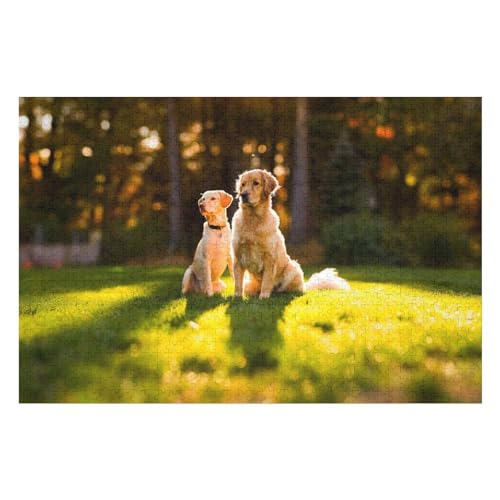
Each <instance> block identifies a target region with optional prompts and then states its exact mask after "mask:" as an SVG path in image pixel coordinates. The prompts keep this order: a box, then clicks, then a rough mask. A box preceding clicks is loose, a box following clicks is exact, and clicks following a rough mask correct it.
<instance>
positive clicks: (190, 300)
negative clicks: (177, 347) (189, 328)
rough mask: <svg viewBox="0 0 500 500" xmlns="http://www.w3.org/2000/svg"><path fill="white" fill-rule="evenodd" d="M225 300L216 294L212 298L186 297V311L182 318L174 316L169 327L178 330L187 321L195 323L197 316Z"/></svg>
mask: <svg viewBox="0 0 500 500" xmlns="http://www.w3.org/2000/svg"><path fill="white" fill-rule="evenodd" d="M226 300H227V299H226V298H225V297H223V296H222V295H219V294H216V295H213V296H212V297H208V296H207V295H203V294H199V293H193V294H189V295H187V296H186V309H185V311H184V314H182V316H176V317H175V318H173V319H172V320H171V321H170V325H171V326H172V327H174V328H179V327H180V326H182V325H184V324H185V323H187V322H189V321H195V320H196V318H198V316H201V315H202V314H203V313H205V312H206V311H209V310H210V309H214V308H216V307H217V306H219V305H220V304H224V303H225V302H226Z"/></svg>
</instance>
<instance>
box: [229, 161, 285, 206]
mask: <svg viewBox="0 0 500 500" xmlns="http://www.w3.org/2000/svg"><path fill="white" fill-rule="evenodd" d="M279 188H280V185H279V183H278V180H277V179H276V177H274V175H273V174H271V173H270V172H267V171H266V170H261V169H259V168H256V169H254V170H248V171H246V172H243V173H242V174H241V175H240V176H239V177H238V179H237V181H236V193H237V195H238V198H239V199H240V204H241V205H243V206H250V207H256V206H257V205H259V204H260V203H262V202H263V201H266V200H268V199H269V197H270V196H271V195H273V194H274V193H275V192H276V191H277V190H278V189H279Z"/></svg>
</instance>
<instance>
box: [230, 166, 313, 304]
mask: <svg viewBox="0 0 500 500" xmlns="http://www.w3.org/2000/svg"><path fill="white" fill-rule="evenodd" d="M279 187H280V186H279V184H278V181H277V179H276V178H275V177H274V176H273V175H272V174H270V173H269V172H266V171H265V170H260V169H255V170H249V171H247V172H244V173H243V174H241V175H240V176H239V178H238V180H237V181H236V192H237V193H238V197H239V208H238V210H237V211H236V213H235V214H234V217H233V221H232V225H233V236H232V242H233V251H234V258H235V261H234V280H235V292H234V294H235V296H237V297H241V296H242V294H243V292H245V293H246V294H248V295H259V297H260V298H261V299H263V298H267V297H269V296H270V295H271V293H272V292H303V291H304V273H303V271H302V269H301V267H300V265H299V264H298V262H296V261H294V260H292V259H291V258H290V257H289V256H288V254H287V252H286V246H285V239H284V237H283V234H282V233H281V231H280V229H279V225H280V219H279V217H278V214H277V213H276V212H275V211H274V210H273V209H272V207H271V196H272V195H273V193H275V192H276V191H277V190H278V189H279ZM245 272H246V273H247V275H246V276H244V275H245ZM244 278H245V283H244Z"/></svg>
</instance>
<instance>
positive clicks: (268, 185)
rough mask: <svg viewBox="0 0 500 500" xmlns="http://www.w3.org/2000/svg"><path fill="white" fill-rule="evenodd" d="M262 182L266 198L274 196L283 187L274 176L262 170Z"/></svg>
mask: <svg viewBox="0 0 500 500" xmlns="http://www.w3.org/2000/svg"><path fill="white" fill-rule="evenodd" d="M262 182H263V184H264V196H265V197H266V198H267V197H268V196H270V195H272V194H274V193H275V192H276V191H278V189H279V188H280V187H281V186H280V185H279V182H278V179H276V177H274V175H273V174H271V173H270V172H267V171H266V170H262Z"/></svg>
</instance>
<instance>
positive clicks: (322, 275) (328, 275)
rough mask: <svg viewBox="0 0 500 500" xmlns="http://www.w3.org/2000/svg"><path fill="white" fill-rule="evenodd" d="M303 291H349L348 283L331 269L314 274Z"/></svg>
mask: <svg viewBox="0 0 500 500" xmlns="http://www.w3.org/2000/svg"><path fill="white" fill-rule="evenodd" d="M304 289H305V290H350V289H351V287H350V286H349V283H347V281H346V280H345V279H344V278H341V277H340V276H339V275H338V273H337V270H336V269H334V268H333V267H328V268H326V269H323V271H321V272H319V273H314V274H313V275H312V276H311V277H310V278H309V279H308V280H307V282H306V283H305V285H304Z"/></svg>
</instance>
